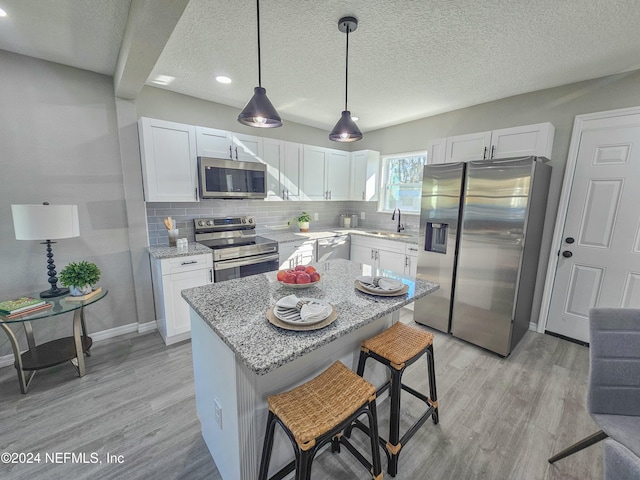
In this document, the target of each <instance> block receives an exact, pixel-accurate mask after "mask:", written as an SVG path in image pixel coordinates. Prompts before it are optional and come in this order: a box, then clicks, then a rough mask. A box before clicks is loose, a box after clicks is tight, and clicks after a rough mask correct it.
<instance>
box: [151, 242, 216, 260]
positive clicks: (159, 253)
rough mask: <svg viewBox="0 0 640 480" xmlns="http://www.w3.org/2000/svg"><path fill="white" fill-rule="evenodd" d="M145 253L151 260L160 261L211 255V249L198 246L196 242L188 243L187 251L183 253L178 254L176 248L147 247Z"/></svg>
mask: <svg viewBox="0 0 640 480" xmlns="http://www.w3.org/2000/svg"><path fill="white" fill-rule="evenodd" d="M147 251H148V252H149V255H151V256H152V257H153V258H157V259H159V260H162V259H164V258H176V257H186V256H188V255H206V254H209V255H211V249H210V248H209V247H205V246H204V245H200V244H199V243H196V242H190V243H189V246H188V248H187V250H186V251H185V252H180V251H179V250H178V247H166V246H165V247H157V246H149V247H147Z"/></svg>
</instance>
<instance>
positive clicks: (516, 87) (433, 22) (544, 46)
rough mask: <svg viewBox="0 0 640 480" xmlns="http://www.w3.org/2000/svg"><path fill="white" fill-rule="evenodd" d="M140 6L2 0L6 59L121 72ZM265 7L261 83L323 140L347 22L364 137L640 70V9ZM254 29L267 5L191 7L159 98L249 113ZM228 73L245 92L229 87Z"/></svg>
mask: <svg viewBox="0 0 640 480" xmlns="http://www.w3.org/2000/svg"><path fill="white" fill-rule="evenodd" d="M133 2H144V3H145V5H146V6H147V8H153V6H154V2H153V0H133ZM130 3H131V2H130V1H128V0H112V1H108V0H102V1H100V0H89V1H87V0H83V1H77V0H76V1H74V0H47V1H34V0H30V1H25V0H12V1H8V0H0V7H2V8H4V9H5V10H7V11H8V12H10V17H7V19H8V18H14V16H13V13H12V9H13V8H16V9H17V11H18V14H21V13H23V14H24V15H25V16H27V17H29V18H28V19H26V20H21V22H20V25H21V26H20V28H19V29H14V28H13V27H12V28H11V29H8V30H5V27H4V23H0V48H1V49H5V50H10V51H15V52H18V53H23V54H26V55H32V56H35V57H38V58H44V59H48V60H52V61H56V62H60V63H64V64H68V65H73V66H77V67H80V68H86V69H89V70H93V71H98V72H102V73H113V68H114V65H115V62H116V57H117V52H118V50H119V48H120V44H121V40H122V34H123V29H124V27H125V25H126V16H127V12H128V7H129V4H130ZM53 5H56V6H58V10H56V11H55V12H54V11H53V9H52V6H53ZM36 6H37V7H39V8H36ZM10 7H11V8H10ZM260 7H261V11H260V14H261V15H260V16H261V46H262V86H263V87H265V88H266V89H267V94H268V96H269V98H270V99H271V101H272V103H273V104H274V105H275V107H276V108H277V109H278V111H279V112H280V115H281V116H282V117H283V119H284V120H285V122H286V121H287V120H290V121H296V122H300V123H303V124H307V125H311V126H316V127H320V128H323V129H330V128H331V127H332V126H333V125H334V124H335V122H336V121H337V120H338V118H339V115H340V111H341V110H342V109H343V107H344V103H343V102H344V67H345V65H344V62H345V58H344V48H345V35H344V34H342V33H340V32H339V31H338V27H337V22H338V19H339V18H340V17H342V16H344V15H355V16H356V17H357V18H358V19H359V26H358V29H357V31H356V32H354V33H353V34H351V35H350V37H349V40H350V42H349V43H350V45H349V50H350V58H349V109H350V110H351V111H352V113H353V114H354V115H358V116H359V117H360V120H359V121H358V122H357V123H358V125H359V126H360V128H361V129H362V130H363V131H369V130H373V129H376V128H381V127H385V126H389V125H394V124H398V123H402V122H406V121H409V120H413V119H416V118H421V117H425V116H429V115H435V114H438V113H442V112H446V111H451V110H455V109H458V108H463V107H466V106H470V105H475V104H479V103H484V102H488V101H492V100H496V99H499V98H504V97H509V96H512V95H517V94H521V93H526V92H530V91H534V90H540V89H543V88H549V87H554V86H558V85H563V84H567V83H573V82H576V81H580V80H586V79H591V78H597V77H601V76H605V75H610V74H615V73H621V72H624V71H629V70H636V69H639V68H640V28H639V27H638V25H640V5H639V3H638V0H534V1H532V0H484V1H483V0H481V1H478V0H475V1H471V0H395V1H392V0H366V1H364V0H361V1H357V0H323V1H312V0H262V1H261V2H260ZM158 8H161V4H159V6H158ZM10 10H11V11H10ZM21 10H22V11H23V12H21ZM7 19H0V22H5V21H6V20H7ZM255 19H256V12H255V1H254V0H231V1H229V0H225V1H223V0H190V1H189V3H188V5H187V7H186V9H185V10H184V13H183V15H182V17H181V18H180V20H178V22H177V24H176V26H175V29H174V30H173V33H172V34H171V35H170V37H169V40H168V42H167V43H166V45H165V47H164V49H163V50H162V53H161V54H160V55H159V58H158V60H157V62H156V63H155V66H154V67H153V68H152V70H151V72H150V75H149V78H148V80H147V84H148V85H153V86H157V85H155V84H153V83H151V80H152V79H153V78H155V77H156V76H157V75H168V76H173V77H175V80H174V81H173V83H171V84H170V85H168V86H162V87H159V88H165V89H168V90H172V91H176V92H179V93H184V94H187V95H191V96H194V97H198V98H203V99H207V100H211V101H214V102H218V103H222V104H226V105H231V106H234V107H238V108H241V107H242V106H244V104H245V103H246V101H247V100H248V99H249V98H250V97H251V95H252V93H253V88H254V87H255V86H256V85H257V83H258V79H257V42H256V24H255ZM16 21H17V20H16ZM139 23H140V22H138V23H134V22H130V24H131V26H130V27H129V26H127V28H141V27H139V26H138V27H136V25H139ZM152 27H153V26H152V25H148V24H147V26H146V27H145V28H152ZM137 34H138V35H143V34H144V32H137ZM114 52H115V53H114ZM219 74H225V75H228V76H229V77H231V78H232V79H233V83H231V84H230V85H222V84H219V83H217V82H216V81H215V80H214V76H215V75H219Z"/></svg>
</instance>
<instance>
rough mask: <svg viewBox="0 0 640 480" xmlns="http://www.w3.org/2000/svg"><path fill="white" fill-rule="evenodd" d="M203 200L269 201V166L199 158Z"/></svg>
mask: <svg viewBox="0 0 640 480" xmlns="http://www.w3.org/2000/svg"><path fill="white" fill-rule="evenodd" d="M198 183H199V185H200V198H266V196H267V166H266V165H265V164H264V163H258V162H236V161H233V160H223V159H221V158H210V157H198Z"/></svg>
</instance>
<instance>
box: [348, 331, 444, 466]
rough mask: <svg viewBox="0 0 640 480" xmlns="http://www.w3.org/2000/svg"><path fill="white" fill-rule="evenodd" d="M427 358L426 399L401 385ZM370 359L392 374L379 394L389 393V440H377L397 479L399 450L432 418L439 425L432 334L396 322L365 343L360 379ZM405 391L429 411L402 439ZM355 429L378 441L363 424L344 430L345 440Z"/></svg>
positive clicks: (361, 355)
mask: <svg viewBox="0 0 640 480" xmlns="http://www.w3.org/2000/svg"><path fill="white" fill-rule="evenodd" d="M424 354H426V356H427V373H428V380H429V395H430V396H426V395H424V394H422V393H420V392H418V391H416V390H414V389H413V388H411V387H409V386H407V385H404V384H403V383H402V374H403V373H404V371H405V369H406V368H407V367H408V366H409V365H411V364H413V363H414V362H415V361H416V360H418V359H419V358H420V357H421V356H422V355H424ZM368 358H373V359H374V360H377V361H378V362H380V363H382V364H383V365H386V366H387V368H389V371H390V373H391V375H390V379H389V381H387V382H386V383H385V384H384V385H382V386H381V387H380V388H379V389H378V390H377V392H376V395H378V396H379V395H380V394H381V393H383V392H385V391H386V390H387V389H390V396H391V414H390V418H389V439H388V440H385V439H384V438H382V437H378V440H379V442H380V444H381V445H383V447H384V451H385V453H386V454H387V472H388V473H389V474H390V475H391V476H393V477H395V475H396V473H397V472H398V458H399V456H400V450H401V449H402V448H403V447H404V446H405V445H406V444H407V442H408V441H409V439H410V438H411V437H412V436H413V435H414V434H415V433H416V431H417V430H418V429H419V428H420V427H421V426H422V425H423V424H424V422H425V421H426V420H427V418H429V416H431V418H432V419H433V423H435V424H437V423H438V396H437V393H436V372H435V363H434V359H433V334H431V333H429V332H425V331H422V330H418V329H416V328H412V327H409V326H407V325H405V324H403V323H400V322H397V323H395V324H394V325H393V326H391V327H390V328H388V329H387V330H385V331H384V332H382V333H380V334H379V335H377V336H375V337H373V338H369V339H367V340H364V341H363V342H362V345H361V348H360V359H359V361H358V375H360V376H362V375H363V374H364V367H365V363H366V361H367V359H368ZM401 390H405V391H406V392H408V393H410V394H411V395H413V396H414V397H416V398H418V399H420V400H422V401H423V402H424V403H425V404H426V405H427V409H426V410H425V412H424V413H423V414H422V415H421V416H420V418H418V419H417V420H416V421H415V423H414V424H413V425H412V426H411V427H409V429H407V431H406V433H405V434H404V435H403V436H402V438H400V391H401ZM354 427H356V428H358V429H360V430H362V431H364V432H365V433H367V434H368V435H369V436H371V437H374V438H375V436H376V435H375V433H373V432H370V431H369V429H368V428H367V427H366V426H365V425H364V424H363V423H362V422H360V421H358V420H356V421H355V422H354V423H353V424H352V425H350V426H349V427H347V429H346V430H345V436H346V437H347V438H348V437H350V436H351V430H352V429H353V428H354Z"/></svg>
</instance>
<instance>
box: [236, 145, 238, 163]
mask: <svg viewBox="0 0 640 480" xmlns="http://www.w3.org/2000/svg"><path fill="white" fill-rule="evenodd" d="M236 160H238V147H236Z"/></svg>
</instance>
